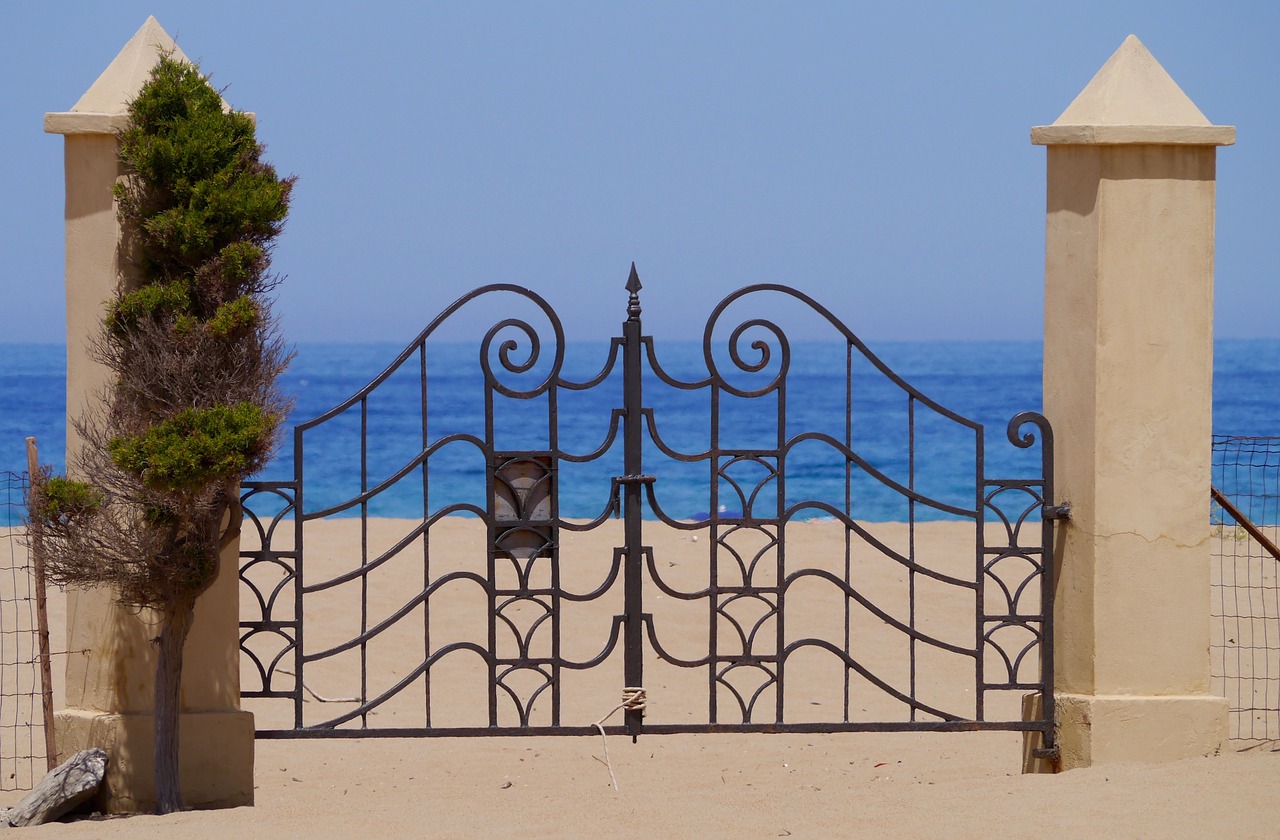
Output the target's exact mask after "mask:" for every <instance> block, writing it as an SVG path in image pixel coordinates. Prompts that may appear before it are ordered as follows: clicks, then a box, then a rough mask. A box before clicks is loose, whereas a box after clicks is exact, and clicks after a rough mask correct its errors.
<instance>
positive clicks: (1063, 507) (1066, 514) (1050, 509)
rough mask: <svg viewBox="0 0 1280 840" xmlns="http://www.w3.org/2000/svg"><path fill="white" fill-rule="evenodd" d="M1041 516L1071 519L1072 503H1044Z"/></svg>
mask: <svg viewBox="0 0 1280 840" xmlns="http://www.w3.org/2000/svg"><path fill="white" fill-rule="evenodd" d="M1040 516H1041V517H1042V518H1044V519H1054V520H1059V519H1070V518H1071V503H1070V502H1063V503H1062V504H1060V505H1043V506H1042V507H1041V508H1040Z"/></svg>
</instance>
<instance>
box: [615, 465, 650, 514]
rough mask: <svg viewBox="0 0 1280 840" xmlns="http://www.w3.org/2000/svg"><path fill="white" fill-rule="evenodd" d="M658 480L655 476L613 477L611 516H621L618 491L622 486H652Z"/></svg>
mask: <svg viewBox="0 0 1280 840" xmlns="http://www.w3.org/2000/svg"><path fill="white" fill-rule="evenodd" d="M657 480H658V477H657V476H656V475H615V476H614V477H613V515H614V517H615V518H616V517H619V516H621V515H622V499H621V497H620V493H619V491H620V490H622V485H624V484H653V483H654V482H655V481H657Z"/></svg>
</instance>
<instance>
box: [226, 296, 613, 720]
mask: <svg viewBox="0 0 1280 840" xmlns="http://www.w3.org/2000/svg"><path fill="white" fill-rule="evenodd" d="M495 305H500V306H501V311H502V312H503V315H504V316H506V317H503V318H501V319H498V320H494V319H492V318H491V317H488V313H491V312H492V311H493V310H494V309H495V308H496V307H495ZM454 316H457V317H459V318H460V319H462V320H465V321H467V323H468V325H470V324H471V323H472V322H474V321H475V320H476V316H479V317H480V318H487V320H486V321H485V323H487V324H490V325H491V326H489V327H488V328H487V331H486V329H484V328H481V329H479V330H475V329H473V328H471V327H470V326H469V327H468V329H467V333H468V334H471V335H478V336H480V338H479V340H472V341H470V342H468V343H458V342H457V340H456V339H453V338H450V339H449V340H445V339H444V338H442V337H441V335H440V333H442V332H443V331H442V330H438V328H439V327H440V326H441V325H442V324H444V323H445V322H446V321H447V320H448V319H450V318H451V317H454ZM453 335H456V332H455V333H450V336H453ZM563 348H564V341H563V336H562V332H561V327H560V324H559V321H558V319H557V318H556V316H555V314H554V313H553V312H552V311H551V309H550V308H549V307H548V306H547V305H546V303H545V302H544V301H542V299H541V298H539V297H538V296H536V295H534V294H533V293H531V292H528V291H527V290H524V289H522V288H519V287H515V286H506V285H501V286H489V287H484V288H482V289H478V290H476V291H475V292H473V293H471V294H469V295H467V296H465V297H464V298H462V299H460V300H459V301H458V302H457V303H455V304H454V305H453V306H451V307H450V308H449V309H447V310H446V311H445V312H444V313H442V314H441V315H440V316H439V317H438V318H437V319H436V320H435V321H433V322H432V323H431V325H429V326H428V327H427V329H426V330H424V331H423V333H422V334H421V335H420V336H419V337H418V338H417V339H416V340H415V341H414V342H413V343H412V344H410V345H409V346H408V347H407V348H405V350H403V351H402V352H400V353H399V354H398V355H397V356H395V358H394V359H393V360H392V361H391V362H390V364H388V365H386V366H385V367H384V368H383V369H382V372H381V373H380V374H378V375H377V376H375V377H373V378H372V381H370V382H369V384H368V385H365V386H364V387H362V388H359V389H358V390H356V391H355V393H354V394H352V395H351V396H349V397H346V398H345V399H342V400H340V401H337V400H335V401H336V402H337V404H336V405H335V406H334V408H332V409H330V410H329V411H327V412H325V413H324V414H322V415H320V416H318V417H316V418H315V419H313V420H308V421H306V422H304V423H301V424H299V425H298V426H296V427H295V428H294V430H293V441H292V447H290V449H291V452H288V453H286V454H287V455H290V456H291V458H292V467H293V473H294V475H293V480H292V481H290V482H274V483H265V482H264V483H259V484H256V485H246V487H245V491H246V492H245V500H246V505H245V507H246V519H245V521H246V526H245V528H244V537H243V539H242V572H241V576H242V579H243V581H244V586H242V593H243V594H242V599H241V614H242V621H241V627H242V654H243V655H242V666H241V673H242V681H243V684H242V692H241V694H242V697H243V698H245V708H247V709H249V710H250V711H253V712H254V713H255V716H256V718H257V726H258V734H259V737H276V738H280V737H368V736H377V735H383V736H405V735H416V736H422V735H457V734H543V733H566V734H573V733H582V734H586V733H589V732H594V731H595V729H594V728H592V726H591V722H592V721H593V720H595V719H596V718H597V717H599V714H600V713H601V712H602V711H606V710H607V709H608V703H607V701H608V700H609V699H610V698H612V697H613V696H614V695H616V693H617V690H618V686H620V685H621V684H622V651H621V643H620V641H619V635H620V633H619V628H620V621H621V620H620V618H619V617H617V616H616V615H614V614H615V613H621V603H622V596H621V573H620V570H621V564H622V559H621V553H620V552H619V551H618V550H615V549H613V548H612V547H610V548H606V549H604V550H600V549H599V548H598V545H599V543H600V538H602V537H604V538H606V541H607V542H608V545H609V546H614V545H618V544H619V543H618V542H616V541H613V540H612V539H609V538H608V537H609V535H608V534H596V535H595V536H594V537H592V538H591V545H592V546H597V548H594V549H591V550H587V549H584V548H583V547H582V538H583V537H584V536H585V535H586V534H587V532H591V531H598V530H601V529H604V530H607V529H608V528H610V527H613V524H614V523H613V522H612V521H611V519H610V515H611V514H612V512H613V508H614V485H613V483H612V476H615V475H617V472H618V469H617V467H616V466H614V465H613V464H611V461H612V460H616V461H618V463H619V464H620V461H621V455H620V454H618V453H620V444H619V445H618V446H615V442H616V441H617V439H618V438H619V432H618V429H619V425H620V420H619V417H618V415H617V413H616V412H612V411H611V410H609V409H606V410H605V411H603V412H601V411H598V410H592V411H587V410H585V405H586V403H585V402H584V400H585V401H592V400H594V401H595V402H601V403H602V404H605V405H608V404H611V403H612V402H613V400H612V398H611V396H610V394H611V393H612V391H611V390H610V389H616V390H618V391H619V392H620V390H621V389H620V386H618V385H617V382H616V380H617V379H618V377H617V376H616V375H615V371H614V367H615V361H616V360H617V355H618V352H617V343H616V342H611V343H610V344H609V345H608V346H607V347H605V348H602V358H600V359H594V360H591V361H589V362H588V363H587V364H586V369H587V370H588V371H589V374H588V375H586V376H581V377H578V378H577V379H573V378H570V377H568V376H566V375H565V360H564V350H563ZM384 364H385V361H384ZM375 369H376V368H375ZM318 379H319V378H318V377H317V378H316V379H313V380H312V382H311V384H310V386H309V387H317V386H318V387H325V383H324V382H319V381H318ZM347 393H350V391H349V390H348V391H347ZM562 426H564V427H567V428H570V431H571V432H572V434H569V435H565V436H563V437H564V439H563V440H562V434H561V431H562ZM615 456H616V457H615ZM566 470H568V471H571V472H572V473H573V476H574V479H575V482H574V483H575V488H578V487H581V488H585V489H584V490H583V491H581V492H580V491H579V490H577V489H575V494H576V495H575V501H574V503H573V508H572V510H571V511H564V510H562V509H561V493H560V485H561V480H560V477H561V475H562V473H563V472H564V471H566ZM263 503H265V504H267V507H265V508H263V509H262V510H261V512H259V505H260V504H263ZM271 505H274V507H271ZM587 601H597V602H603V603H605V604H608V605H610V606H612V604H613V603H614V602H615V601H616V603H617V605H618V606H617V609H608V610H606V611H604V612H605V613H606V615H605V617H604V618H600V615H601V612H602V611H601V610H599V609H590V610H587V609H582V607H584V606H585V605H584V604H583V602H587ZM597 666H599V667H597Z"/></svg>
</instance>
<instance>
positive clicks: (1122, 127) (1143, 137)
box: [1031, 35, 1236, 146]
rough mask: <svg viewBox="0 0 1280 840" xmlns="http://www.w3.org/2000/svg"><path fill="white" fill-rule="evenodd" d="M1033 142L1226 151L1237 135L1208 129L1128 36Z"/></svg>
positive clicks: (1218, 127) (1148, 55) (1223, 127)
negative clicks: (1221, 148) (1160, 146)
mask: <svg viewBox="0 0 1280 840" xmlns="http://www.w3.org/2000/svg"><path fill="white" fill-rule="evenodd" d="M1031 142H1032V143H1034V144H1035V145H1037V146H1069V145H1121V144H1138V143H1145V144H1153V145H1184V146H1230V145H1231V144H1233V143H1235V142H1236V129H1235V126H1231V125H1213V124H1212V123H1210V122H1209V120H1208V119H1206V118H1205V115H1204V114H1202V113H1200V109H1199V108H1197V107H1196V106H1195V103H1194V102H1192V101H1191V99H1190V98H1188V96H1187V95H1186V94H1185V93H1183V92H1182V88H1180V87H1178V84H1177V82H1175V81H1174V80H1173V78H1172V77H1170V76H1169V74H1168V73H1167V72H1165V69H1164V68H1163V67H1161V66H1160V62H1158V61H1156V58H1155V56H1153V55H1152V54H1151V52H1150V51H1149V50H1148V49H1147V48H1146V47H1145V46H1143V45H1142V42H1141V41H1139V40H1138V39H1137V37H1136V36H1134V35H1130V36H1129V37H1128V38H1125V39H1124V43H1123V44H1121V45H1120V48H1119V49H1118V50H1116V51H1115V53H1114V54H1112V56H1111V58H1109V59H1107V63H1106V64H1104V65H1102V69H1101V70H1099V71H1098V72H1097V75H1095V76H1094V77H1093V79H1092V80H1091V81H1090V82H1089V84H1087V85H1085V88H1084V90H1082V91H1080V95H1079V96H1077V97H1076V98H1075V99H1074V100H1073V101H1072V102H1071V104H1070V105H1068V106H1067V110H1065V111H1063V112H1062V116H1060V117H1058V119H1057V120H1055V121H1054V123H1053V125H1038V126H1036V127H1035V128H1032V129H1031Z"/></svg>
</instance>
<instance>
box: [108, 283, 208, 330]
mask: <svg viewBox="0 0 1280 840" xmlns="http://www.w3.org/2000/svg"><path fill="white" fill-rule="evenodd" d="M190 308H191V294H190V292H188V290H187V286H186V284H185V283H181V282H174V283H149V284H147V285H146V286H143V287H142V288H141V289H137V290H136V291H132V292H128V293H126V294H123V295H121V296H120V297H118V298H117V299H116V301H115V303H114V304H112V306H111V308H110V311H109V312H108V313H107V330H108V331H110V332H111V334H112V335H115V336H122V335H124V334H125V333H127V332H128V331H129V330H131V329H133V328H134V327H136V326H137V325H138V323H139V322H140V321H142V320H143V319H151V320H153V321H159V320H160V319H162V318H163V317H164V316H166V315H167V316H176V315H181V314H185V313H186V312H187V311H188V310H189V309H190Z"/></svg>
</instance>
